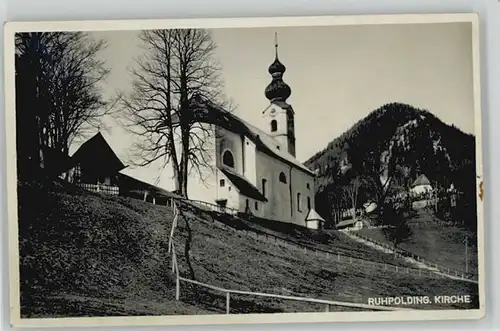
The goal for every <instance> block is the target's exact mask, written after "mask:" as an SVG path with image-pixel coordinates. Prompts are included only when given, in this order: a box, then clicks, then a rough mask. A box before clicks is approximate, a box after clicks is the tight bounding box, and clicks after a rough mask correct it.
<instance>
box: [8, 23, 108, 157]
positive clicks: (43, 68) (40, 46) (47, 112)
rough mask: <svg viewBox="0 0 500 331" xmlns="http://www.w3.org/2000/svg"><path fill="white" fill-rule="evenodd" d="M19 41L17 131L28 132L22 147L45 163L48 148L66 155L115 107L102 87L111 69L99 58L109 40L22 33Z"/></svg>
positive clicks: (82, 35)
mask: <svg viewBox="0 0 500 331" xmlns="http://www.w3.org/2000/svg"><path fill="white" fill-rule="evenodd" d="M15 41H16V115H17V119H18V120H17V125H18V131H19V130H20V129H21V128H22V127H23V126H27V127H28V128H29V130H30V132H29V133H28V136H27V137H24V136H23V137H19V140H18V142H19V143H20V144H18V149H20V151H19V152H20V154H21V155H22V156H23V157H26V158H30V159H32V160H34V159H36V163H38V164H39V165H41V166H44V163H45V162H44V160H43V155H44V153H43V152H44V150H45V149H46V148H50V149H53V150H56V151H58V152H61V153H64V154H67V153H68V149H69V146H70V144H71V142H72V140H73V139H74V138H75V137H78V136H80V135H82V134H83V133H84V131H85V129H86V128H88V127H89V126H96V125H98V123H100V121H101V118H102V116H104V115H105V114H106V113H108V112H109V111H110V109H111V108H112V107H110V106H109V104H108V103H107V102H106V101H105V100H104V99H103V96H102V93H101V90H100V88H99V82H101V81H102V80H103V79H104V78H105V76H106V75H107V74H108V72H109V71H108V69H106V68H105V67H104V62H103V61H101V60H99V59H98V57H97V54H98V52H99V51H101V50H102V49H103V48H104V47H105V46H106V44H105V42H104V41H102V40H97V41H96V40H94V39H92V38H91V37H90V36H89V35H88V34H86V33H83V32H39V33H18V34H17V35H16V39H15ZM23 131H24V134H26V131H27V130H23ZM23 140H26V145H23ZM28 142H30V143H28ZM28 144H31V146H29V147H28V146H27V145H28Z"/></svg>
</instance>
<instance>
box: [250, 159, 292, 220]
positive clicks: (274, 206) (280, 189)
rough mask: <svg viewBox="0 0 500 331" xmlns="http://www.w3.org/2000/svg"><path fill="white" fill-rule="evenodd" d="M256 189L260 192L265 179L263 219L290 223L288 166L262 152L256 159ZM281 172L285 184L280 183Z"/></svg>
mask: <svg viewBox="0 0 500 331" xmlns="http://www.w3.org/2000/svg"><path fill="white" fill-rule="evenodd" d="M255 168H256V171H257V187H258V189H259V190H260V191H261V192H262V179H266V198H267V199H268V202H267V203H265V204H263V217H265V218H270V219H274V220H279V221H283V222H290V221H291V215H290V214H291V206H290V166H289V165H287V164H286V163H284V162H281V161H279V160H277V159H275V158H272V157H270V156H268V155H267V154H264V153H262V152H259V151H258V152H257V157H256V167H255ZM281 172H283V173H284V174H285V176H286V184H285V183H282V182H280V180H279V175H280V173H281Z"/></svg>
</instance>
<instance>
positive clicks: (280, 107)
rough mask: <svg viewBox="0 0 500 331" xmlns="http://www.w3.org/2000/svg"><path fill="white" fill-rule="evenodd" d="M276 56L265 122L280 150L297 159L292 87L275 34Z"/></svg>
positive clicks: (264, 113) (266, 93) (268, 87)
mask: <svg viewBox="0 0 500 331" xmlns="http://www.w3.org/2000/svg"><path fill="white" fill-rule="evenodd" d="M274 47H275V49H276V55H275V59H274V62H273V63H272V64H271V65H270V66H269V69H268V72H269V73H270V74H271V77H272V80H271V82H270V83H269V85H268V86H267V87H266V89H265V95H266V98H267V99H269V101H270V105H269V106H268V107H267V108H266V109H265V110H264V112H263V117H264V122H265V123H267V124H266V125H267V130H266V131H267V132H269V134H270V135H271V136H272V137H274V138H275V139H276V140H277V141H278V143H279V145H280V147H279V148H280V149H282V150H285V151H287V152H288V153H290V154H291V155H293V156H294V157H295V124H294V112H293V109H292V106H291V105H289V104H288V103H287V102H286V100H287V99H288V98H289V97H290V94H291V93H292V91H291V89H290V86H288V85H287V84H286V83H285V82H284V81H283V74H284V73H285V71H286V67H285V66H284V65H283V64H282V63H281V62H280V60H279V59H278V35H277V34H275V45H274Z"/></svg>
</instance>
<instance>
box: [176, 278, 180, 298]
mask: <svg viewBox="0 0 500 331" xmlns="http://www.w3.org/2000/svg"><path fill="white" fill-rule="evenodd" d="M180 297H181V282H180V280H179V276H177V277H175V300H177V301H179V299H180Z"/></svg>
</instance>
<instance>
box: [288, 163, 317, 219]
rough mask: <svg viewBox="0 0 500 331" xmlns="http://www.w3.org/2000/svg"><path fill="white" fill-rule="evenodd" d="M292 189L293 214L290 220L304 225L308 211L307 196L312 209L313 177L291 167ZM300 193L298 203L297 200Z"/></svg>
mask: <svg viewBox="0 0 500 331" xmlns="http://www.w3.org/2000/svg"><path fill="white" fill-rule="evenodd" d="M291 177H292V191H293V200H292V201H293V203H292V205H293V216H292V222H293V223H295V224H299V225H302V226H305V225H306V224H305V219H306V217H307V214H308V212H309V208H308V205H307V199H308V198H309V200H310V204H311V208H312V209H314V208H315V206H314V192H315V188H314V177H313V176H312V175H309V174H307V173H305V172H304V171H302V170H299V169H297V168H293V169H292V176H291ZM298 194H300V204H299V201H298Z"/></svg>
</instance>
